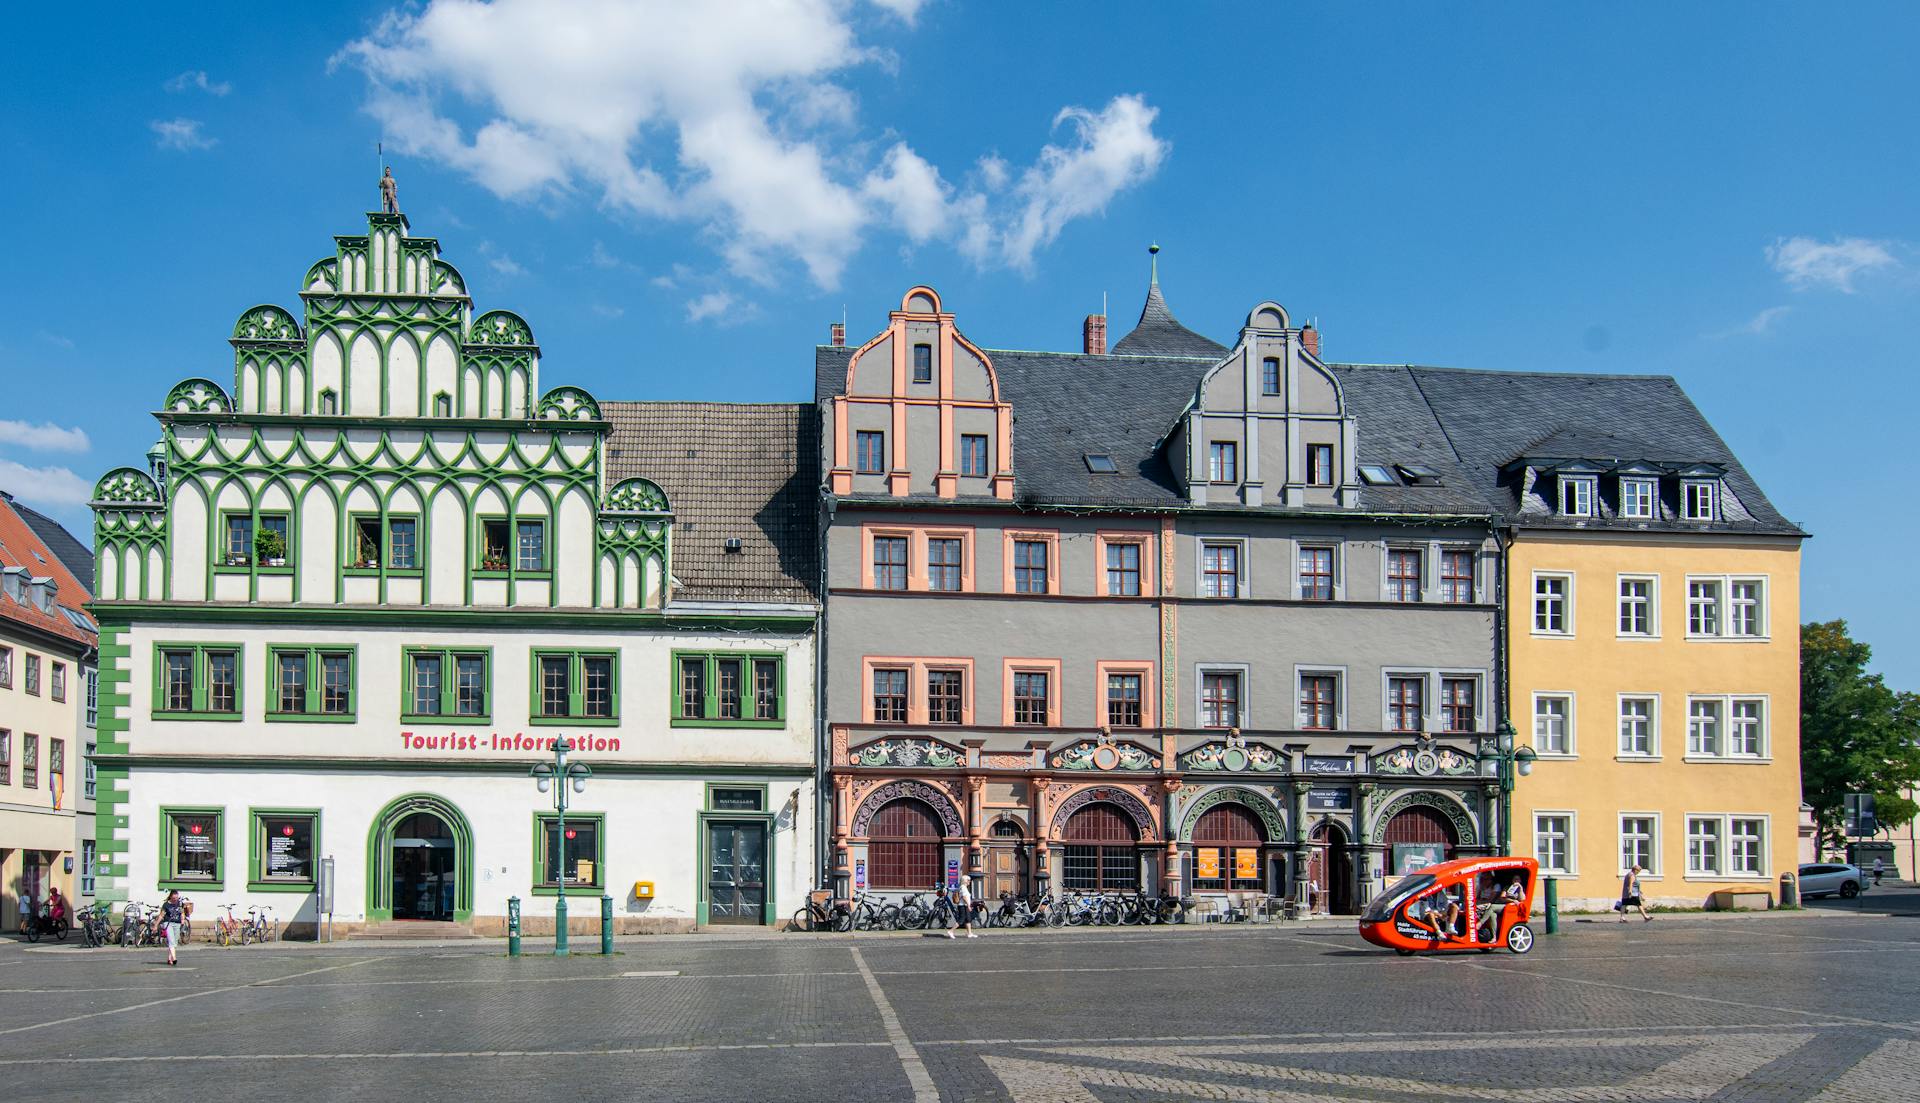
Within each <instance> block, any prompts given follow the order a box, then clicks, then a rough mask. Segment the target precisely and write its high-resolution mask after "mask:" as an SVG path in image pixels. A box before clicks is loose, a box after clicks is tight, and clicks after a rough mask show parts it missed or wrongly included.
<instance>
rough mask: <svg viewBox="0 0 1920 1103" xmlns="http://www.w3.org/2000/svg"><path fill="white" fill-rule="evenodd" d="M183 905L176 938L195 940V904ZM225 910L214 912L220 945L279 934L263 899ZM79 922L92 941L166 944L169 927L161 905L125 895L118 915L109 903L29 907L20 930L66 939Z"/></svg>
mask: <svg viewBox="0 0 1920 1103" xmlns="http://www.w3.org/2000/svg"><path fill="white" fill-rule="evenodd" d="M183 903H184V905H185V906H184V907H183V908H182V909H181V912H182V914H181V919H180V932H179V935H178V938H179V941H181V942H191V941H192V940H193V904H192V903H191V902H190V901H183ZM222 908H223V909H224V910H225V912H226V914H225V915H222V916H217V917H215V919H214V921H213V941H214V943H215V944H216V945H220V946H245V945H247V944H249V943H253V942H273V941H275V940H276V939H278V938H279V937H280V921H279V920H278V919H276V918H275V917H274V914H273V909H272V908H271V907H268V906H266V905H264V904H255V905H253V906H252V907H250V908H248V909H247V911H246V914H245V915H235V914H234V908H235V905H233V904H224V905H222ZM76 925H77V926H78V927H79V930H80V937H81V941H82V943H83V944H84V945H86V946H89V947H93V946H126V947H129V948H133V947H140V946H165V945H166V944H167V930H166V923H165V921H164V905H161V904H143V903H141V902H140V901H138V900H129V901H128V902H127V903H126V905H125V906H124V907H122V908H121V909H120V912H119V915H118V921H117V922H116V917H115V914H114V911H113V908H112V907H111V906H110V905H107V904H93V905H91V906H88V907H84V908H81V909H79V910H78V911H77V912H75V913H74V915H73V918H72V920H69V919H68V918H67V916H66V914H65V911H64V909H55V908H52V907H50V906H48V905H42V906H40V907H39V908H33V909H29V910H28V912H27V913H26V914H25V915H23V916H22V918H21V920H20V933H21V935H23V936H24V937H25V938H26V940H27V941H28V942H38V941H40V937H41V936H42V935H52V936H53V938H54V939H56V940H57V941H60V942H65V941H66V940H67V935H68V934H70V933H72V931H73V929H74V927H75V926H76Z"/></svg>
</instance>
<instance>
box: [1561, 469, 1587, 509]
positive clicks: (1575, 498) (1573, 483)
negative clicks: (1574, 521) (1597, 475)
mask: <svg viewBox="0 0 1920 1103" xmlns="http://www.w3.org/2000/svg"><path fill="white" fill-rule="evenodd" d="M1593 484H1594V479H1593V478H1592V477H1591V476H1586V475H1581V476H1569V475H1562V476H1560V513H1561V515H1562V516H1566V517H1591V516H1593Z"/></svg>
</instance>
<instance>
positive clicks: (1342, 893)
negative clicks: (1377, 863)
mask: <svg viewBox="0 0 1920 1103" xmlns="http://www.w3.org/2000/svg"><path fill="white" fill-rule="evenodd" d="M1309 842H1310V843H1311V845H1312V850H1311V851H1310V853H1309V854H1308V856H1307V883H1308V885H1310V886H1314V888H1313V890H1312V891H1313V893H1314V900H1313V903H1314V906H1316V907H1319V908H1322V909H1324V910H1326V911H1327V912H1329V913H1331V914H1333V915H1351V914H1352V913H1353V855H1352V854H1350V853H1348V851H1347V831H1346V829H1345V828H1343V827H1341V826H1340V825H1339V824H1337V823H1334V822H1332V821H1331V820H1329V821H1327V822H1326V823H1323V824H1321V825H1319V826H1318V827H1315V828H1314V829H1313V834H1312V836H1311V837H1310V839H1309Z"/></svg>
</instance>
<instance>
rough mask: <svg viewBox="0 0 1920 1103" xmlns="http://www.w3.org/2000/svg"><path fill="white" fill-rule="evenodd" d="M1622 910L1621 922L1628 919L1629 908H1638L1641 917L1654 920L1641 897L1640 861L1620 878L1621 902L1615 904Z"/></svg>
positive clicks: (1650, 920)
mask: <svg viewBox="0 0 1920 1103" xmlns="http://www.w3.org/2000/svg"><path fill="white" fill-rule="evenodd" d="M1614 907H1615V908H1617V909H1618V910H1619V912H1620V922H1622V923H1625V922H1626V921H1627V909H1628V908H1637V909H1639V911H1640V918H1641V919H1644V920H1646V921H1647V922H1649V923H1651V922H1653V916H1651V915H1649V914H1647V905H1646V903H1645V902H1644V901H1643V900H1642V899H1641V897H1640V865H1639V863H1638V862H1636V863H1634V864H1633V865H1631V866H1628V867H1627V875H1626V876H1625V877H1622V878H1621V879H1620V902H1619V903H1618V904H1615V905H1614Z"/></svg>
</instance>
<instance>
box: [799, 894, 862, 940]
mask: <svg viewBox="0 0 1920 1103" xmlns="http://www.w3.org/2000/svg"><path fill="white" fill-rule="evenodd" d="M832 897H833V894H832V893H829V892H818V893H811V894H809V895H808V897H807V906H806V907H804V908H801V909H800V910H799V911H797V912H794V913H793V928H792V929H793V930H796V931H807V932H813V931H840V932H842V933H844V932H846V931H850V930H852V929H853V909H852V908H851V907H850V906H849V905H848V902H847V901H845V900H835V899H833V898H832Z"/></svg>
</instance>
